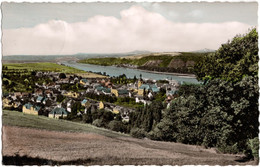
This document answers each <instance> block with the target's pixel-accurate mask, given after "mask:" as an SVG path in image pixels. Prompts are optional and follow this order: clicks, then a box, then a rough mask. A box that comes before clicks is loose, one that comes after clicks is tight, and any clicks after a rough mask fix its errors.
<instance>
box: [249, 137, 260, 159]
mask: <svg viewBox="0 0 260 167" xmlns="http://www.w3.org/2000/svg"><path fill="white" fill-rule="evenodd" d="M247 145H248V148H249V151H250V155H251V156H253V157H254V159H259V139H258V137H255V138H253V139H249V140H248V142H247ZM250 155H249V156H250Z"/></svg>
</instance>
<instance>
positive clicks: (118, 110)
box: [113, 106, 121, 114]
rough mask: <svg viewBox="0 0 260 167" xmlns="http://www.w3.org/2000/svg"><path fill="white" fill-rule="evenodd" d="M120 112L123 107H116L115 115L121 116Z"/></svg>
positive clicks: (114, 109)
mask: <svg viewBox="0 0 260 167" xmlns="http://www.w3.org/2000/svg"><path fill="white" fill-rule="evenodd" d="M120 110H121V107H119V106H116V107H114V108H113V113H115V114H119V113H120Z"/></svg>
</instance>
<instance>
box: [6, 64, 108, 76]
mask: <svg viewBox="0 0 260 167" xmlns="http://www.w3.org/2000/svg"><path fill="white" fill-rule="evenodd" d="M3 66H6V67H7V68H8V69H16V70H28V71H31V70H36V71H53V72H62V73H67V74H76V75H79V76H82V77H88V78H99V77H100V78H104V77H106V76H102V75H98V74H94V73H90V72H86V71H83V70H79V69H76V68H73V67H68V66H64V65H59V64H56V63H48V62H41V63H12V64H3Z"/></svg>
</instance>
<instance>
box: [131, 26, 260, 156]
mask: <svg viewBox="0 0 260 167" xmlns="http://www.w3.org/2000/svg"><path fill="white" fill-rule="evenodd" d="M257 39H258V34H257V32H256V29H252V30H251V31H250V32H249V33H248V34H246V35H244V36H237V37H235V38H234V39H233V40H232V41H231V42H228V43H227V44H224V45H222V46H221V47H220V49H219V50H218V51H217V52H216V53H213V54H211V55H209V56H207V57H206V58H205V60H204V61H202V62H201V63H200V64H198V65H197V66H196V68H197V69H196V72H197V77H198V79H200V80H202V81H205V82H204V84H202V85H182V86H181V87H180V90H179V97H178V98H176V99H175V100H174V101H173V102H172V104H171V106H170V108H169V109H167V110H165V112H164V114H163V116H162V119H161V120H159V122H156V121H154V120H153V119H152V120H151V119H148V118H150V116H149V114H148V115H147V116H145V117H144V118H143V119H141V120H140V119H139V117H140V118H141V117H142V116H143V115H144V114H146V113H144V114H143V115H142V114H141V113H140V114H139V115H140V116H139V117H134V118H133V119H132V122H133V121H134V122H136V123H134V124H137V125H139V126H138V127H139V130H138V129H134V130H133V131H132V135H134V136H136V137H142V136H146V137H150V138H151V139H155V140H165V141H175V142H181V143H186V144H197V145H204V146H205V147H217V148H218V149H219V150H220V151H222V152H229V153H238V152H243V153H245V154H246V155H248V157H253V156H254V157H255V158H256V157H258V148H259V139H258V133H259V131H258V126H259V122H258V116H259V111H258V105H259V104H258V98H259V89H258V75H257V74H258V71H257V70H258V55H257V53H258V47H257V45H258V44H257V43H258V41H257ZM154 111H156V109H154V110H153V112H154ZM151 113H152V112H151ZM147 119H148V120H149V121H153V123H155V124H152V125H155V126H153V127H152V128H151V124H148V125H150V126H143V125H146V124H144V122H145V120H147ZM149 121H148V122H149ZM138 122H139V124H138ZM147 127H148V128H147Z"/></svg>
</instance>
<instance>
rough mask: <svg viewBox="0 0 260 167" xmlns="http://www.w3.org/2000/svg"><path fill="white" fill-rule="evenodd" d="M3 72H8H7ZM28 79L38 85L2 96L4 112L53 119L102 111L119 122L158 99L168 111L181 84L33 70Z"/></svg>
mask: <svg viewBox="0 0 260 167" xmlns="http://www.w3.org/2000/svg"><path fill="white" fill-rule="evenodd" d="M4 71H5V72H7V73H8V72H9V73H10V70H4ZM14 72H18V71H14V70H12V74H14ZM7 73H4V75H6V74H7ZM31 77H34V80H41V83H37V82H35V85H34V88H33V89H32V91H31V92H19V91H18V92H11V93H4V94H3V108H4V109H9V110H17V111H20V112H23V113H24V114H33V115H44V116H47V117H50V118H56V119H68V118H76V117H82V115H84V114H87V113H88V112H91V113H92V114H93V113H94V112H98V111H100V110H104V111H109V112H111V113H113V114H114V116H117V117H120V119H119V120H121V121H122V122H128V121H129V114H130V113H131V112H135V111H136V108H138V107H145V106H147V105H150V104H151V102H152V101H154V100H158V98H159V100H163V101H164V103H165V105H166V107H167V108H169V106H170V102H171V101H172V100H173V99H174V97H175V96H176V93H177V91H178V87H179V85H180V83H178V82H177V81H175V80H172V79H167V80H164V81H156V80H148V79H143V78H142V75H140V76H139V78H138V79H137V78H136V77H134V79H128V78H126V76H125V75H124V74H123V75H120V76H118V77H110V78H109V77H107V78H83V77H81V76H77V75H75V74H65V73H59V72H49V71H48V72H46V71H45V72H43V71H37V72H35V71H33V72H32V75H31ZM25 80H26V79H25ZM28 87H31V85H29V84H28ZM158 94H160V97H159V96H158ZM93 121H94V120H92V121H91V122H93ZM91 122H87V123H91Z"/></svg>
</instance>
